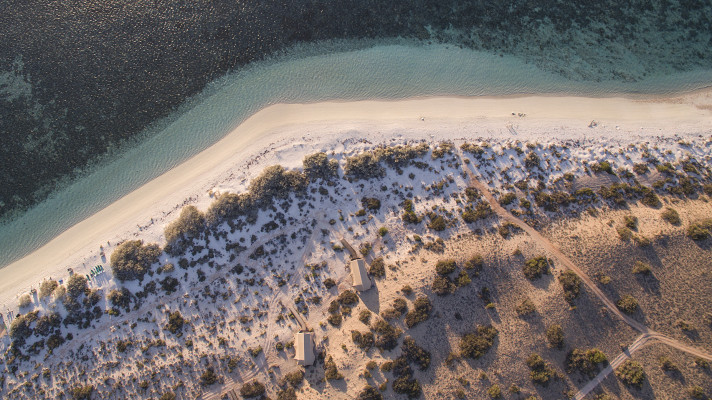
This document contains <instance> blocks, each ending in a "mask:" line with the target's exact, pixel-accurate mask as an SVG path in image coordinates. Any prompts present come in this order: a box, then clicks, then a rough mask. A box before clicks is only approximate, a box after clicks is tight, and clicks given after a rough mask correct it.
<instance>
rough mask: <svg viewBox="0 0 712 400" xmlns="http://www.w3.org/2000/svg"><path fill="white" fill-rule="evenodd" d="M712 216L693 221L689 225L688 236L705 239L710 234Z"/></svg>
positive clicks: (694, 238)
mask: <svg viewBox="0 0 712 400" xmlns="http://www.w3.org/2000/svg"><path fill="white" fill-rule="evenodd" d="M710 229H712V218H710V219H705V220H701V221H697V222H693V223H691V224H690V226H689V227H687V236H689V237H690V239H692V240H703V239H707V238H708V237H709V236H710Z"/></svg>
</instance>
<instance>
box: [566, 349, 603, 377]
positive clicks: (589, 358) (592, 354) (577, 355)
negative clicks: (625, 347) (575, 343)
mask: <svg viewBox="0 0 712 400" xmlns="http://www.w3.org/2000/svg"><path fill="white" fill-rule="evenodd" d="M607 364H608V359H607V358H606V355H605V354H603V352H602V351H601V350H598V349H596V348H592V349H588V350H581V349H573V350H571V351H570V352H569V353H568V354H567V355H566V368H567V372H568V373H572V372H574V371H578V372H579V373H581V374H583V375H588V377H589V378H592V377H593V376H594V375H596V373H598V370H599V366H605V365H607Z"/></svg>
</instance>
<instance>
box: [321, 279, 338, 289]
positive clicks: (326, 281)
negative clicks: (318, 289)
mask: <svg viewBox="0 0 712 400" xmlns="http://www.w3.org/2000/svg"><path fill="white" fill-rule="evenodd" d="M322 283H323V284H324V287H325V288H327V289H331V288H333V287H334V286H336V281H334V280H333V279H331V278H326V279H324V282H322Z"/></svg>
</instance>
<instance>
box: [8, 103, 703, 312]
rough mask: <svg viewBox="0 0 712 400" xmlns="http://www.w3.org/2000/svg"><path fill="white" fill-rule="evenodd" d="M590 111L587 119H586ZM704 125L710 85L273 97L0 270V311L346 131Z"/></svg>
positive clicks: (697, 131)
mask: <svg viewBox="0 0 712 400" xmlns="http://www.w3.org/2000/svg"><path fill="white" fill-rule="evenodd" d="M513 113H514V115H513ZM519 113H521V115H519ZM594 120H595V121H596V123H597V126H595V127H591V128H590V127H589V124H590V123H591V121H594ZM711 133H712V90H704V91H699V92H695V93H691V94H688V95H683V96H679V97H675V98H665V99H663V98H655V99H647V100H640V99H625V98H583V97H555V96H532V97H506V98H428V99H413V100H403V101H361V102H326V103H315V104H279V105H274V106H270V107H267V108H265V109H263V110H261V111H260V112H258V113H256V114H255V115H253V116H252V117H250V118H249V119H248V120H247V121H245V122H244V123H242V124H241V125H239V126H238V127H236V128H235V129H234V130H233V131H232V132H230V133H229V134H228V135H227V136H225V137H224V138H223V139H222V140H220V141H219V142H217V143H216V144H214V145H213V146H211V147H210V148H208V149H206V150H205V151H203V152H201V153H200V154H198V155H196V156H195V157H193V158H191V159H190V160H188V161H186V162H184V163H183V164H181V165H179V166H178V167H176V168H174V169H172V170H170V171H169V172H167V173H165V174H163V175H161V176H159V177H158V178H156V179H154V180H153V181H151V182H149V183H147V184H146V185H144V186H143V187H141V188H139V189H138V190H136V191H134V192H132V193H129V194H128V195H126V196H124V197H123V198H121V199H120V200H118V201H116V202H115V203H113V204H111V205H110V206H108V207H106V208H105V209H103V210H101V211H99V212H98V213H96V214H94V215H93V216H91V217H89V218H87V219H86V220H84V221H82V222H80V223H78V224H76V225H75V226H73V227H71V228H70V229H68V230H66V231H65V232H64V233H62V234H61V235H59V236H58V237H56V238H54V239H53V240H52V241H50V242H49V243H47V244H46V245H44V246H42V247H41V248H39V249H38V250H36V251H34V252H33V253H31V254H29V255H27V256H26V257H24V258H22V259H20V260H18V261H16V262H14V263H12V264H10V265H9V266H7V267H5V268H3V269H2V270H0V277H1V278H0V310H2V311H5V310H10V309H16V308H17V297H18V295H19V294H21V293H26V292H27V291H29V290H30V289H31V288H32V287H34V288H37V287H38V286H39V283H40V282H41V281H42V279H44V278H46V277H50V276H51V277H53V278H55V279H57V278H59V279H61V278H63V277H66V275H67V273H66V269H67V267H73V268H74V270H75V271H77V272H80V273H81V272H84V273H87V271H88V270H89V268H90V267H91V266H94V265H96V264H104V265H105V266H107V268H108V260H106V261H102V260H101V259H100V256H99V246H100V245H103V246H104V249H105V251H106V256H107V258H108V257H109V255H110V254H111V251H112V248H113V245H114V244H115V243H116V242H118V241H121V240H124V239H128V238H133V237H138V238H140V239H143V240H145V241H157V242H158V243H159V244H162V240H163V238H162V235H163V227H164V226H165V225H166V224H167V223H168V222H170V221H171V220H172V219H174V218H175V217H176V216H177V213H176V212H175V211H176V210H179V209H180V208H181V207H182V205H184V204H186V203H191V204H196V205H197V206H198V207H199V208H201V209H204V208H206V207H207V205H208V204H209V202H210V201H211V199H210V195H209V194H208V191H209V190H212V189H222V188H225V189H230V190H238V189H240V188H244V187H245V186H246V183H247V181H248V180H249V178H250V177H252V176H255V175H256V174H257V173H259V171H260V170H261V169H262V168H263V167H264V166H267V165H271V164H277V163H279V164H282V165H284V166H285V167H297V166H300V165H301V159H302V158H303V156H304V155H305V154H310V153H313V152H315V151H329V150H337V151H341V150H344V151H347V152H348V150H349V148H348V143H349V142H348V140H349V139H351V140H359V139H365V140H368V141H370V142H372V143H389V142H391V141H393V142H402V141H405V140H410V139H416V140H417V139H427V140H431V141H439V140H446V139H456V138H463V137H468V138H477V137H500V138H503V137H508V138H516V139H521V140H526V139H529V138H546V137H557V138H586V137H594V136H597V137H606V138H611V139H616V138H621V139H626V140H635V139H641V140H645V139H644V138H646V137H649V138H654V137H656V136H672V135H679V136H681V137H684V136H686V135H695V136H696V135H704V136H708V135H710V134H711ZM139 227H141V228H140V231H139ZM107 242H110V243H111V246H107ZM83 264H85V265H86V266H85V267H82V265H83Z"/></svg>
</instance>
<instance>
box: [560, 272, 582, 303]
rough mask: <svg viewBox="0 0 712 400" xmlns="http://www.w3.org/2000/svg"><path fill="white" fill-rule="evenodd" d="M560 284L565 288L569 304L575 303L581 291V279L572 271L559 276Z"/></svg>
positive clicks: (565, 295)
mask: <svg viewBox="0 0 712 400" xmlns="http://www.w3.org/2000/svg"><path fill="white" fill-rule="evenodd" d="M559 283H561V286H562V287H563V288H564V298H565V299H566V301H567V302H569V303H573V301H574V299H575V298H576V297H578V295H579V293H580V291H581V278H579V276H578V275H576V273H575V272H574V271H572V270H570V269H567V270H566V271H564V272H563V273H561V275H559Z"/></svg>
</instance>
